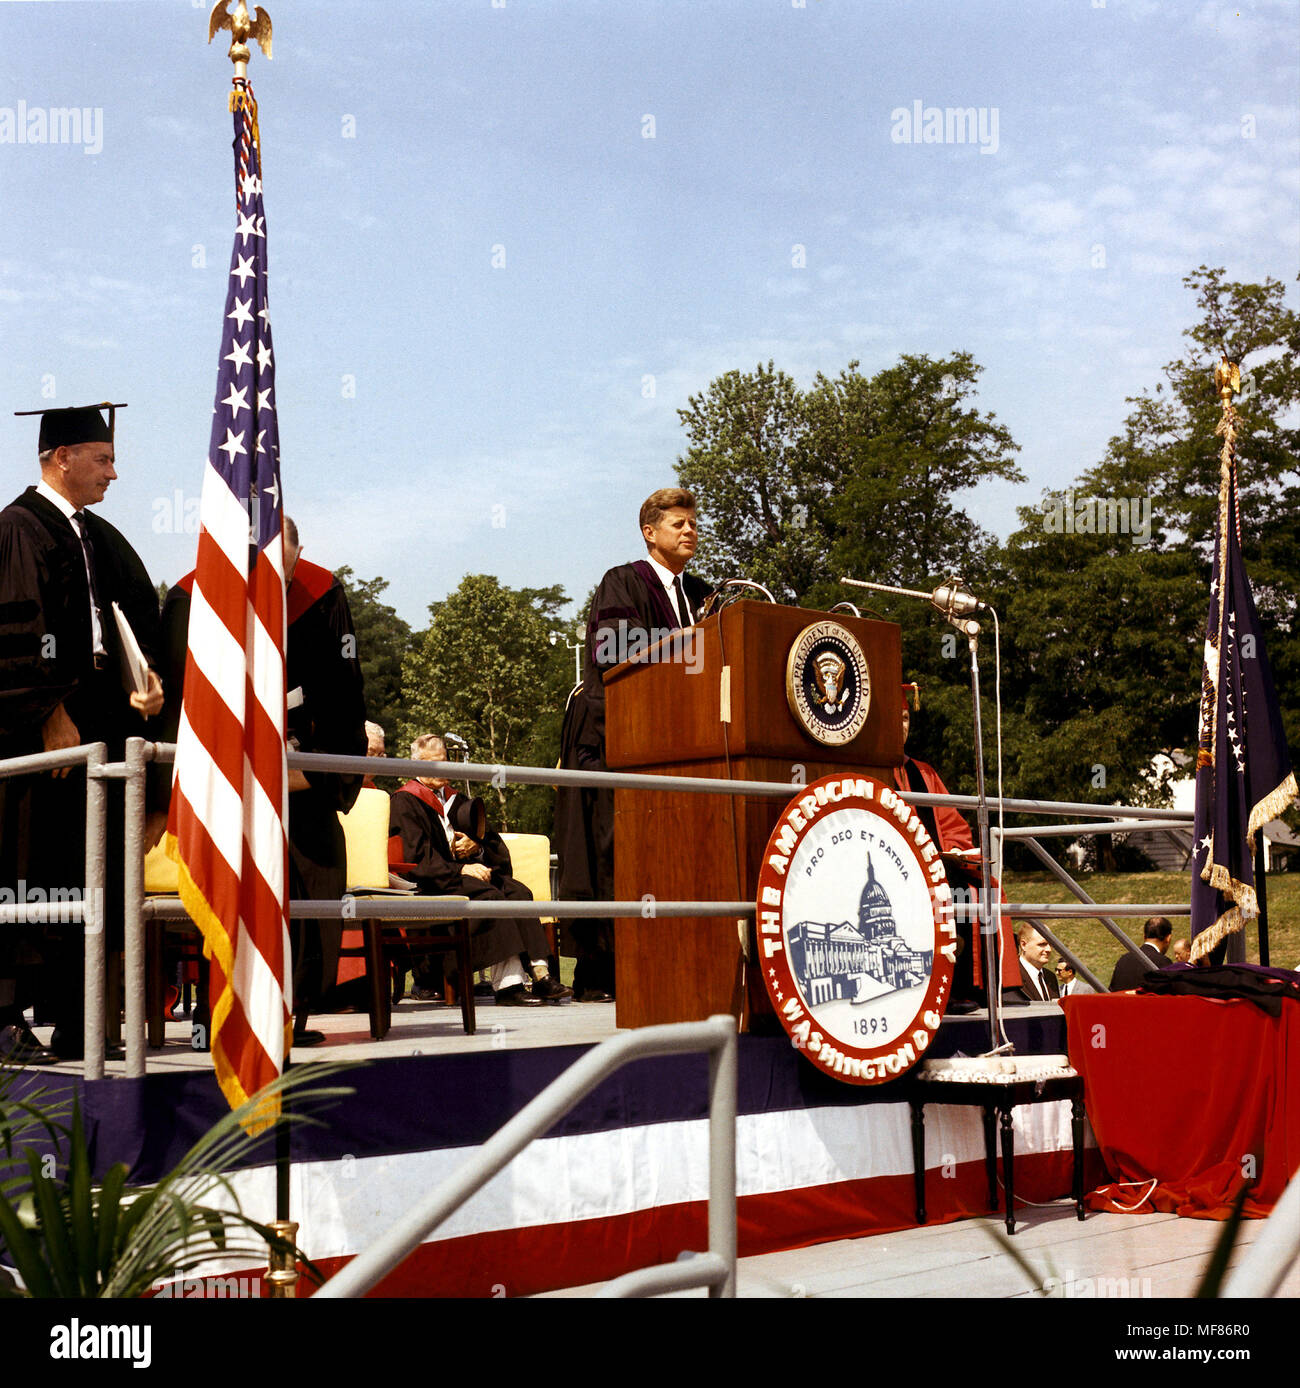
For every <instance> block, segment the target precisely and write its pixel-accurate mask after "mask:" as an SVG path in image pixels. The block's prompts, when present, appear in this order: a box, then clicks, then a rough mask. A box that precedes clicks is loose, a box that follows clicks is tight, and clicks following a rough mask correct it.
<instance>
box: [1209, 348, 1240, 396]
mask: <svg viewBox="0 0 1300 1388" xmlns="http://www.w3.org/2000/svg"><path fill="white" fill-rule="evenodd" d="M1214 384H1215V386H1216V387H1217V388H1218V391H1219V395H1220V397H1221V398H1222V399H1223V400H1225V401H1227V400H1229V399H1231V398H1232V396H1234V395H1235V394H1237V392H1238V391H1240V390H1241V367H1239V366H1238V365H1237V364H1236V362H1231V361H1229V360H1228V359H1227V357H1223V358H1222V359H1221V360H1220V362H1219V364H1218V366H1216V367H1215V368H1214Z"/></svg>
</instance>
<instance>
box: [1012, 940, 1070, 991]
mask: <svg viewBox="0 0 1300 1388" xmlns="http://www.w3.org/2000/svg"><path fill="white" fill-rule="evenodd" d="M1016 938H1017V940H1018V941H1019V942H1020V953H1019V956H1018V958H1017V960H1016V962H1017V963H1018V964H1019V965H1020V991H1021V992H1022V993H1023V994H1024V995H1025V997H1026V998H1028V999H1029V1001H1030V1002H1056V1001H1057V1000H1058V999H1059V998H1060V996H1061V990H1060V989H1059V988H1058V987H1057V986H1056V978H1055V976H1054V975H1053V973H1052V971H1051V969H1049V968H1048V966H1047V962H1048V960H1049V959H1051V957H1052V947H1051V945H1049V944H1048V943H1047V941H1046V940H1044V939H1043V937H1042V936H1041V935H1040V934H1039V933H1038V931H1037V930H1035V929H1034V927H1033V926H1032V925H1030V924H1029V922H1028V921H1021V923H1020V929H1019V931H1018V932H1017V935H1016Z"/></svg>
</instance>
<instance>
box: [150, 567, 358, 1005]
mask: <svg viewBox="0 0 1300 1388" xmlns="http://www.w3.org/2000/svg"><path fill="white" fill-rule="evenodd" d="M193 580H194V575H193V574H192V573H191V574H187V575H186V576H185V577H184V578H183V579H181V580H180V582H179V583H177V584H176V585H175V586H174V587H173V588H172V589H171V590H170V591H169V592H168V594H167V600H166V602H165V603H164V604H163V615H162V626H163V631H164V633H165V644H166V652H165V655H164V656H163V663H164V669H165V670H166V671H167V672H168V674H167V675H166V676H165V677H164V683H165V687H166V699H165V702H164V705H163V713H162V719H161V722H162V724H163V727H164V728H165V729H167V730H168V732H167V735H168V736H171V737H172V738H174V737H175V731H176V728H177V726H178V725H179V720H180V711H181V705H180V697H181V683H182V680H183V676H184V670H185V650H186V644H187V641H188V634H189V618H190V590H191V587H192V585H193ZM286 601H287V612H288V618H289V629H288V637H287V641H286V649H285V667H286V673H285V687H286V690H287V692H288V693H289V695H290V696H291V697H292V696H293V695H294V694H295V691H300V692H301V696H302V698H301V703H300V704H299V705H298V706H297V707H295V708H292V709H290V710H289V715H288V718H289V725H288V731H289V735H290V736H291V737H292V738H295V739H296V741H297V744H298V750H299V751H303V752H332V753H336V754H339V755H344V756H358V757H360V756H365V752H366V727H365V724H366V709H365V685H364V680H363V678H362V674H361V662H360V660H359V658H358V655H357V644H356V633H355V630H354V628H353V625H352V613H351V611H350V610H349V608H348V599H347V594H346V592H345V591H344V589H343V585H342V584H341V583H340V582H339V581H338V579H336V578H335V577H334V575H333V574H332V573H330V571H329V570H328V569H325V568H322V567H321V566H320V565H319V564H311V563H308V562H307V561H306V560H305V559H300V560H299V561H298V565H297V568H296V569H295V570H294V577H293V582H292V583H291V584H290V585H289V590H288V593H287V594H286ZM306 777H307V781H308V784H309V787H310V788H309V789H307V790H297V791H293V792H291V793H290V795H289V895H290V897H291V898H293V899H297V900H306V901H337V900H339V898H340V897H342V896H343V894H344V892H345V891H346V890H347V846H346V843H345V841H344V837H343V826H342V825H341V824H340V823H339V820H338V815H339V814H340V813H343V814H346V813H347V811H348V810H350V809H351V808H352V806H353V805H354V804H355V803H356V799H357V795H358V793H359V792H360V790H361V782H362V777H360V776H340V775H337V774H335V773H333V772H325V771H308V772H307V773H306ZM289 935H290V941H291V944H292V948H293V993H294V1012H295V1014H296V1015H297V1016H299V1017H302V1016H304V1015H306V1013H307V1012H309V1011H310V1010H311V1009H312V1008H313V1007H314V1006H315V1004H316V1003H317V1002H318V1001H319V1000H320V998H321V996H322V994H323V993H324V992H325V990H326V989H328V988H329V987H331V986H332V985H333V983H334V979H335V975H336V974H337V972H338V954H339V941H340V937H341V935H342V922H341V921H339V920H318V921H303V920H295V921H292V922H291V923H290V928H289Z"/></svg>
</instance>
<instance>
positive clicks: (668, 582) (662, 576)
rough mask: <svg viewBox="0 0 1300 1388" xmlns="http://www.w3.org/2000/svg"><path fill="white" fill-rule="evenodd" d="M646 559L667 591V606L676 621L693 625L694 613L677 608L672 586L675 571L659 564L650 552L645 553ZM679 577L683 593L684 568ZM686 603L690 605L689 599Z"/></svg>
mask: <svg viewBox="0 0 1300 1388" xmlns="http://www.w3.org/2000/svg"><path fill="white" fill-rule="evenodd" d="M646 559H647V560H648V561H649V563H650V567H651V568H652V569H653V570H654V571H655V573H656V574H657V575H658V576H659V582H660V583H662V584H663V585H664V589H665V590H666V591H667V593H668V605H669V607H671V608H672V610H673V611H674V612H676V613H677V620H678V622H679V623H680V624H681V625H682V626H684V627H689V626H694V625H695V615H694V613H691V612H683V611H682V610H681V608H679V607H678V605H677V589H676V587H675V586H674V585H675V583H676V580H677V575H676V574H675V573H673V571H672V570H671V569H669V568H666V567H665V566H664V565H663V564H661V563H660V562H659V561H658V560H657V559H656V558H655V557H654V555H652V554H647V555H646ZM681 578H682V592H683V593H685V592H686V573H685V570H683V572H682V575H681ZM687 605H688V606H689V605H690V603H689V599H688V600H687Z"/></svg>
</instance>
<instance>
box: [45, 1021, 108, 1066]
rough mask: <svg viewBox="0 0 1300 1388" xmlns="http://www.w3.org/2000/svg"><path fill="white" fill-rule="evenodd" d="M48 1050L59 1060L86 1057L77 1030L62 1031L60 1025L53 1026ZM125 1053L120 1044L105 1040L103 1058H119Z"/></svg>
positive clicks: (82, 1058) (81, 1039)
mask: <svg viewBox="0 0 1300 1388" xmlns="http://www.w3.org/2000/svg"><path fill="white" fill-rule="evenodd" d="M50 1050H52V1051H53V1052H54V1054H55V1055H56V1056H57V1057H58V1058H59V1059H60V1060H85V1058H86V1049H85V1042H84V1040H83V1038H82V1035H81V1033H80V1032H79V1031H78V1032H70V1031H64V1030H63V1029H62V1028H61V1027H55V1028H54V1034H53V1035H52V1036H51V1037H50ZM125 1054H126V1052H125V1051H124V1050H123V1049H122V1047H121V1046H118V1045H115V1044H114V1043H113V1042H111V1041H109V1042H105V1044H104V1059H105V1060H121V1059H122V1057H123V1056H124V1055H125Z"/></svg>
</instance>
